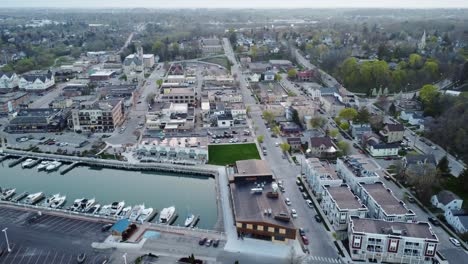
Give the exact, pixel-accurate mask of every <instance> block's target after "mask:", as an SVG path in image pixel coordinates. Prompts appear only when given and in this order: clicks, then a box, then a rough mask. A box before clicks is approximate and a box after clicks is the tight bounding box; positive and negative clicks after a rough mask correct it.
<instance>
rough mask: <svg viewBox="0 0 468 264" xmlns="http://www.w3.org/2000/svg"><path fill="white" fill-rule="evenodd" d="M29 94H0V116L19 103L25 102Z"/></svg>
mask: <svg viewBox="0 0 468 264" xmlns="http://www.w3.org/2000/svg"><path fill="white" fill-rule="evenodd" d="M28 101H29V94H28V93H25V92H11V93H6V94H0V116H6V115H8V114H9V113H13V112H15V111H17V110H18V109H19V108H20V105H22V104H27V103H28Z"/></svg>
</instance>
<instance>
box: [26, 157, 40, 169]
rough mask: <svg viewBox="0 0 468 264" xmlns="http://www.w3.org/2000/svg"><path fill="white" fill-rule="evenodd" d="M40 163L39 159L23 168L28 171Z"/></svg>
mask: <svg viewBox="0 0 468 264" xmlns="http://www.w3.org/2000/svg"><path fill="white" fill-rule="evenodd" d="M40 162H41V160H40V159H37V160H34V162H32V163H31V164H29V165H28V166H24V168H27V169H30V168H34V167H35V166H36V165H37V164H39V163H40Z"/></svg>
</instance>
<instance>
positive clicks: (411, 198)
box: [408, 196, 416, 203]
mask: <svg viewBox="0 0 468 264" xmlns="http://www.w3.org/2000/svg"><path fill="white" fill-rule="evenodd" d="M408 202H410V203H415V202H416V200H414V198H413V197H412V196H409V197H408Z"/></svg>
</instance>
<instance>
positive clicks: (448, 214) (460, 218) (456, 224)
mask: <svg viewBox="0 0 468 264" xmlns="http://www.w3.org/2000/svg"><path fill="white" fill-rule="evenodd" d="M444 216H445V221H447V223H448V224H449V225H451V226H452V227H453V228H454V229H455V230H456V231H457V232H458V233H460V234H464V233H466V232H468V212H466V211H465V210H462V209H455V210H446V211H445V213H444Z"/></svg>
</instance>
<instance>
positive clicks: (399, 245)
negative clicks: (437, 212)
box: [348, 216, 439, 264]
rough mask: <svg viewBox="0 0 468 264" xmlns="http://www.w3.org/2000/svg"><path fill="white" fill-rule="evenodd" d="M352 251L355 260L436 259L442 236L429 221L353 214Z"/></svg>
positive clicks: (424, 261)
mask: <svg viewBox="0 0 468 264" xmlns="http://www.w3.org/2000/svg"><path fill="white" fill-rule="evenodd" d="M348 240H349V251H350V256H351V259H352V260H353V261H369V262H379V263H427V264H429V263H434V262H433V260H434V258H435V255H436V251H437V246H438V244H439V239H438V238H437V236H436V235H435V234H434V233H433V231H432V228H431V226H430V225H429V224H428V223H425V222H411V223H405V222H389V221H385V220H380V219H367V218H366V219H362V218H358V217H355V216H351V217H350V220H349V227H348Z"/></svg>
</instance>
